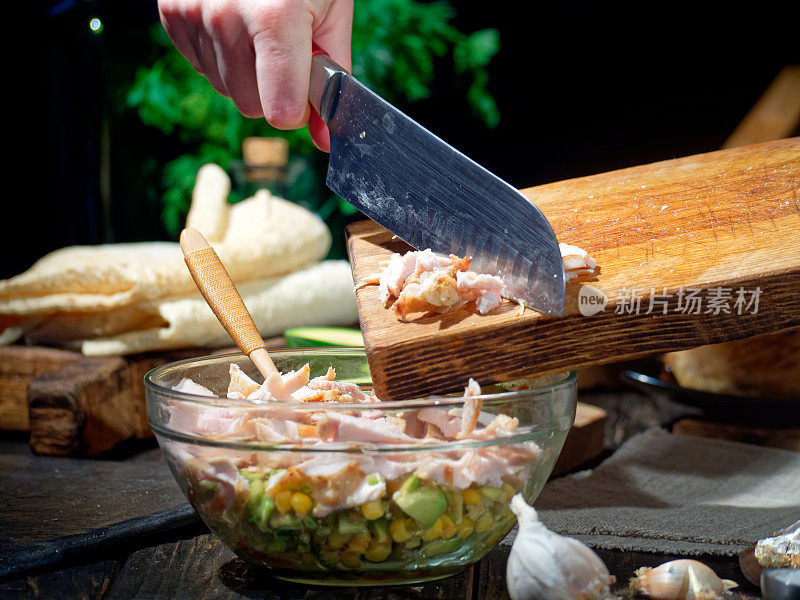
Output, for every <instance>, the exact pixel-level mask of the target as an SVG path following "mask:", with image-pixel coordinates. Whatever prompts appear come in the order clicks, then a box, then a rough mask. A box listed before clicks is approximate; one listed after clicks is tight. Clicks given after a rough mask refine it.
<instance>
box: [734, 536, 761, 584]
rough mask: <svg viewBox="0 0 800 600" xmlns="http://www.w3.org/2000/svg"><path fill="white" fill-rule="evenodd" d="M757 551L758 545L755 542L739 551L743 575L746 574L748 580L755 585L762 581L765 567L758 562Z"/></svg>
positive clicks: (740, 567)
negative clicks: (762, 572)
mask: <svg viewBox="0 0 800 600" xmlns="http://www.w3.org/2000/svg"><path fill="white" fill-rule="evenodd" d="M755 551H756V545H755V544H753V545H752V546H750V547H749V548H747V549H746V550H742V551H741V552H740V553H739V569H740V570H741V571H742V575H744V576H745V579H747V581H749V582H750V583H752V584H753V585H759V582H760V581H761V571H763V570H764V567H762V566H761V565H760V564H758V559H757V558H756V554H755Z"/></svg>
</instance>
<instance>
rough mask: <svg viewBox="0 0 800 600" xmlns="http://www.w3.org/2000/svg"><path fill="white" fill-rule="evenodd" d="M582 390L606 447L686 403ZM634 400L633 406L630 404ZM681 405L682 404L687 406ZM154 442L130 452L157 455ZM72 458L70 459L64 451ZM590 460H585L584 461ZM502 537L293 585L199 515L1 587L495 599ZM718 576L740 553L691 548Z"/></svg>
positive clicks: (75, 592)
mask: <svg viewBox="0 0 800 600" xmlns="http://www.w3.org/2000/svg"><path fill="white" fill-rule="evenodd" d="M581 400H582V401H585V402H589V403H592V404H595V405H598V406H601V407H602V408H604V409H605V410H606V411H607V412H608V414H609V418H608V420H607V423H606V439H605V444H606V448H607V454H606V456H607V455H608V454H610V453H611V451H613V450H614V449H615V448H617V447H619V446H620V445H621V444H622V443H623V442H624V441H625V440H626V439H628V438H629V437H631V436H632V435H634V434H635V433H638V432H640V431H643V430H645V429H647V428H649V427H652V426H658V425H660V426H669V424H670V423H672V422H674V421H675V420H676V419H679V418H681V417H683V416H686V415H687V414H691V412H692V410H693V409H687V407H684V406H682V405H678V404H675V403H673V402H671V401H670V400H669V399H668V398H666V397H659V396H645V395H643V394H640V393H639V392H635V391H611V392H581ZM632 406H635V407H636V410H631V407H632ZM687 410H688V412H687ZM27 451H28V450H27V445H26V444H25V443H24V441H23V440H21V439H19V438H17V439H16V441H9V440H7V439H6V440H3V439H0V453H8V452H12V453H24V452H27ZM157 453H158V451H157V450H155V449H152V450H149V451H148V452H145V453H144V454H143V455H139V456H133V457H131V458H129V459H128V460H146V459H150V460H152V459H153V458H157ZM62 460H64V461H71V460H73V459H68V458H65V459H62ZM590 466H591V465H590ZM508 552H509V546H506V545H502V544H501V545H499V546H498V547H496V548H495V549H494V550H493V551H492V552H490V553H489V554H488V555H487V556H486V557H484V559H483V560H481V561H480V562H479V563H477V564H476V565H475V566H473V567H470V568H468V569H466V570H465V571H463V572H461V573H460V574H457V575H454V576H452V577H449V578H447V579H442V580H438V581H434V582H431V583H427V584H420V585H412V586H391V587H383V588H331V587H309V586H305V585H295V584H290V583H286V582H283V581H280V580H278V579H274V578H272V577H270V576H269V575H268V574H266V573H265V572H264V571H263V570H259V569H257V568H255V567H251V566H249V565H248V564H247V563H245V562H244V561H242V560H240V559H238V558H236V557H235V556H234V555H233V553H232V552H231V551H230V550H228V549H227V548H225V547H224V546H223V545H222V543H221V542H220V541H219V540H218V539H217V538H216V537H215V536H213V535H211V534H209V533H208V531H207V530H206V529H205V527H204V526H203V525H202V524H200V523H197V524H194V525H187V526H185V527H183V528H181V529H178V530H175V531H172V532H170V533H167V534H161V535H153V536H150V537H148V538H142V539H137V540H135V541H132V542H131V543H130V544H127V545H126V546H125V547H118V548H116V549H114V550H110V551H109V550H106V551H104V552H103V553H102V554H99V555H98V554H95V555H91V554H84V555H82V556H77V557H73V558H71V559H70V560H69V561H68V562H67V563H62V564H61V565H59V566H58V567H55V568H47V569H43V570H40V571H38V572H33V573H29V574H27V575H24V576H16V577H12V578H10V579H6V580H4V581H3V580H0V597H2V598H8V599H29V598H30V599H32V598H65V599H73V598H87V599H101V598H102V599H104V600H105V599H126V600H127V599H129V598H141V599H162V598H163V599H168V598H169V599H171V598H192V599H194V598H225V599H241V598H266V599H278V598H281V599H295V598H319V599H330V600H339V599H342V600H343V599H345V598H346V599H348V600H350V599H367V598H368V599H371V600H373V599H374V600H381V599H386V600H388V599H389V598H391V599H392V600H403V599H406V598H408V599H411V598H414V599H424V598H438V599H440V600H456V599H457V600H471V599H481V600H501V599H506V598H508V592H507V590H506V586H505V566H506V560H507V558H508ZM597 552H598V554H599V555H600V557H601V558H602V559H603V561H604V562H605V563H606V565H607V566H608V567H609V570H610V572H611V573H612V574H614V575H615V576H616V577H617V582H618V583H617V585H616V588H615V590H614V591H615V592H616V593H618V594H620V595H621V596H622V597H623V598H630V597H631V595H630V593H629V592H628V590H627V582H628V578H629V577H631V575H632V574H633V571H634V570H635V569H637V568H638V567H641V566H655V565H657V564H661V563H662V562H666V561H667V560H672V559H674V558H679V557H678V556H675V555H665V554H654V553H642V552H622V551H612V550H598V551H597ZM697 558H699V559H700V560H703V561H704V562H705V563H706V564H708V565H709V566H710V567H712V568H713V569H714V570H715V571H716V572H717V573H718V574H719V575H720V577H725V578H730V579H734V580H736V581H739V582H743V581H744V579H743V577H742V575H741V573H740V572H739V567H738V561H737V560H736V559H734V558H725V557H713V556H705V557H697ZM729 598H731V599H732V600H736V599H741V600H758V599H759V598H760V595H759V592H758V589H757V588H756V587H753V586H749V585H747V584H745V585H743V586H742V587H741V588H739V589H738V590H737V591H736V592H735V593H732V594H731V595H730V596H729Z"/></svg>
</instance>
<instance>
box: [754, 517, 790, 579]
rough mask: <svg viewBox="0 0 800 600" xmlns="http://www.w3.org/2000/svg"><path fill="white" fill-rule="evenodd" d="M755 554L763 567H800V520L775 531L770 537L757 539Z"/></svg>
mask: <svg viewBox="0 0 800 600" xmlns="http://www.w3.org/2000/svg"><path fill="white" fill-rule="evenodd" d="M755 555H756V559H758V564H760V565H761V566H762V567H764V568H769V569H775V568H778V567H789V568H792V569H800V521H797V523H792V524H791V525H789V526H788V527H786V528H785V529H781V530H780V531H777V532H775V535H773V536H772V537H768V538H765V539H763V540H758V543H757V544H756V549H755Z"/></svg>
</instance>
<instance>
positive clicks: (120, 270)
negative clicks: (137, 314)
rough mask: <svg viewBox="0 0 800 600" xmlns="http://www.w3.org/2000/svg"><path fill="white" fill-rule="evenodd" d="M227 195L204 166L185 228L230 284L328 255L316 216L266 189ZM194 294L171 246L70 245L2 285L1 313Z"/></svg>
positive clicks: (101, 306) (215, 172) (215, 173)
mask: <svg viewBox="0 0 800 600" xmlns="http://www.w3.org/2000/svg"><path fill="white" fill-rule="evenodd" d="M223 178H224V179H223ZM229 190H230V180H229V179H228V176H227V175H225V173H224V172H222V170H221V169H219V167H215V166H209V165H207V166H206V167H203V169H201V170H200V173H199V174H198V179H197V182H196V185H195V192H194V196H193V198H194V200H193V204H192V207H191V209H190V214H189V219H188V220H187V226H190V227H193V226H197V228H198V229H200V231H201V232H203V233H205V234H206V235H207V236H208V238H209V239H210V241H211V244H212V246H213V247H214V249H215V250H216V251H217V254H219V256H220V259H221V260H222V262H223V263H224V264H225V266H226V268H227V269H228V272H229V273H230V275H231V278H232V279H233V281H234V282H235V283H237V284H241V283H244V282H247V281H253V280H256V279H263V278H266V277H274V276H277V275H282V274H285V273H289V272H291V271H294V270H296V269H298V268H301V267H304V266H306V265H309V264H311V263H313V262H316V261H319V260H320V259H322V258H323V257H324V256H325V254H326V253H327V252H328V249H329V247H330V242H331V237H330V232H329V231H328V228H327V226H326V225H325V223H323V222H322V220H321V219H320V218H319V217H318V216H316V215H314V214H313V213H311V212H309V211H308V210H306V209H304V208H303V207H301V206H299V205H297V204H294V203H292V202H288V201H286V200H283V199H281V198H277V197H275V196H273V195H271V194H270V193H269V192H268V191H266V190H260V191H259V192H258V193H257V194H256V195H255V196H253V197H252V198H248V199H247V200H244V201H242V202H240V203H238V204H236V205H233V206H231V205H229V204H228V203H227V194H228V191H229ZM223 224H224V232H223V230H222V225H223ZM194 290H195V285H194V282H193V281H192V279H191V277H190V275H189V272H188V270H187V269H186V265H185V264H184V262H183V256H182V253H181V251H180V247H179V246H178V244H176V243H171V242H141V243H134V244H106V245H99V246H72V247H68V248H63V249H61V250H57V251H55V252H52V253H50V254H48V255H47V256H45V257H44V258H42V259H40V260H39V261H38V262H36V264H34V265H33V266H32V267H31V268H30V269H29V270H28V271H26V272H24V273H22V274H21V275H17V276H16V277H12V278H11V279H7V280H5V281H0V315H5V316H18V317H32V316H36V315H49V314H53V313H75V312H92V311H108V310H113V309H119V308H122V307H125V306H132V305H135V304H140V303H142V302H147V301H155V300H159V299H162V298H167V297H170V296H176V295H185V294H189V293H193V292H194ZM22 327H23V328H24V326H22Z"/></svg>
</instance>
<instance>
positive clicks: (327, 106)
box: [308, 43, 347, 125]
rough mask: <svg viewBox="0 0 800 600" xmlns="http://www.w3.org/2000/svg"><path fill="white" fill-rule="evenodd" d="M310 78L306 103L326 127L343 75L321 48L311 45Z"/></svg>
mask: <svg viewBox="0 0 800 600" xmlns="http://www.w3.org/2000/svg"><path fill="white" fill-rule="evenodd" d="M311 48H312V51H311V78H310V80H309V84H308V101H309V102H310V103H311V106H313V107H314V110H316V111H317V114H318V115H319V116H320V118H321V119H322V121H323V122H324V123H325V124H326V125H327V124H328V121H329V120H330V118H331V116H332V115H333V111H334V109H335V108H336V98H337V96H338V94H339V85H340V83H341V79H342V76H343V75H346V74H347V71H345V70H344V68H342V67H341V66H339V65H338V64H336V62H334V61H333V59H331V57H330V56H328V53H327V52H325V51H324V50H323V49H322V48H320V47H319V46H317V44H316V43H312V46H311Z"/></svg>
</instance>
